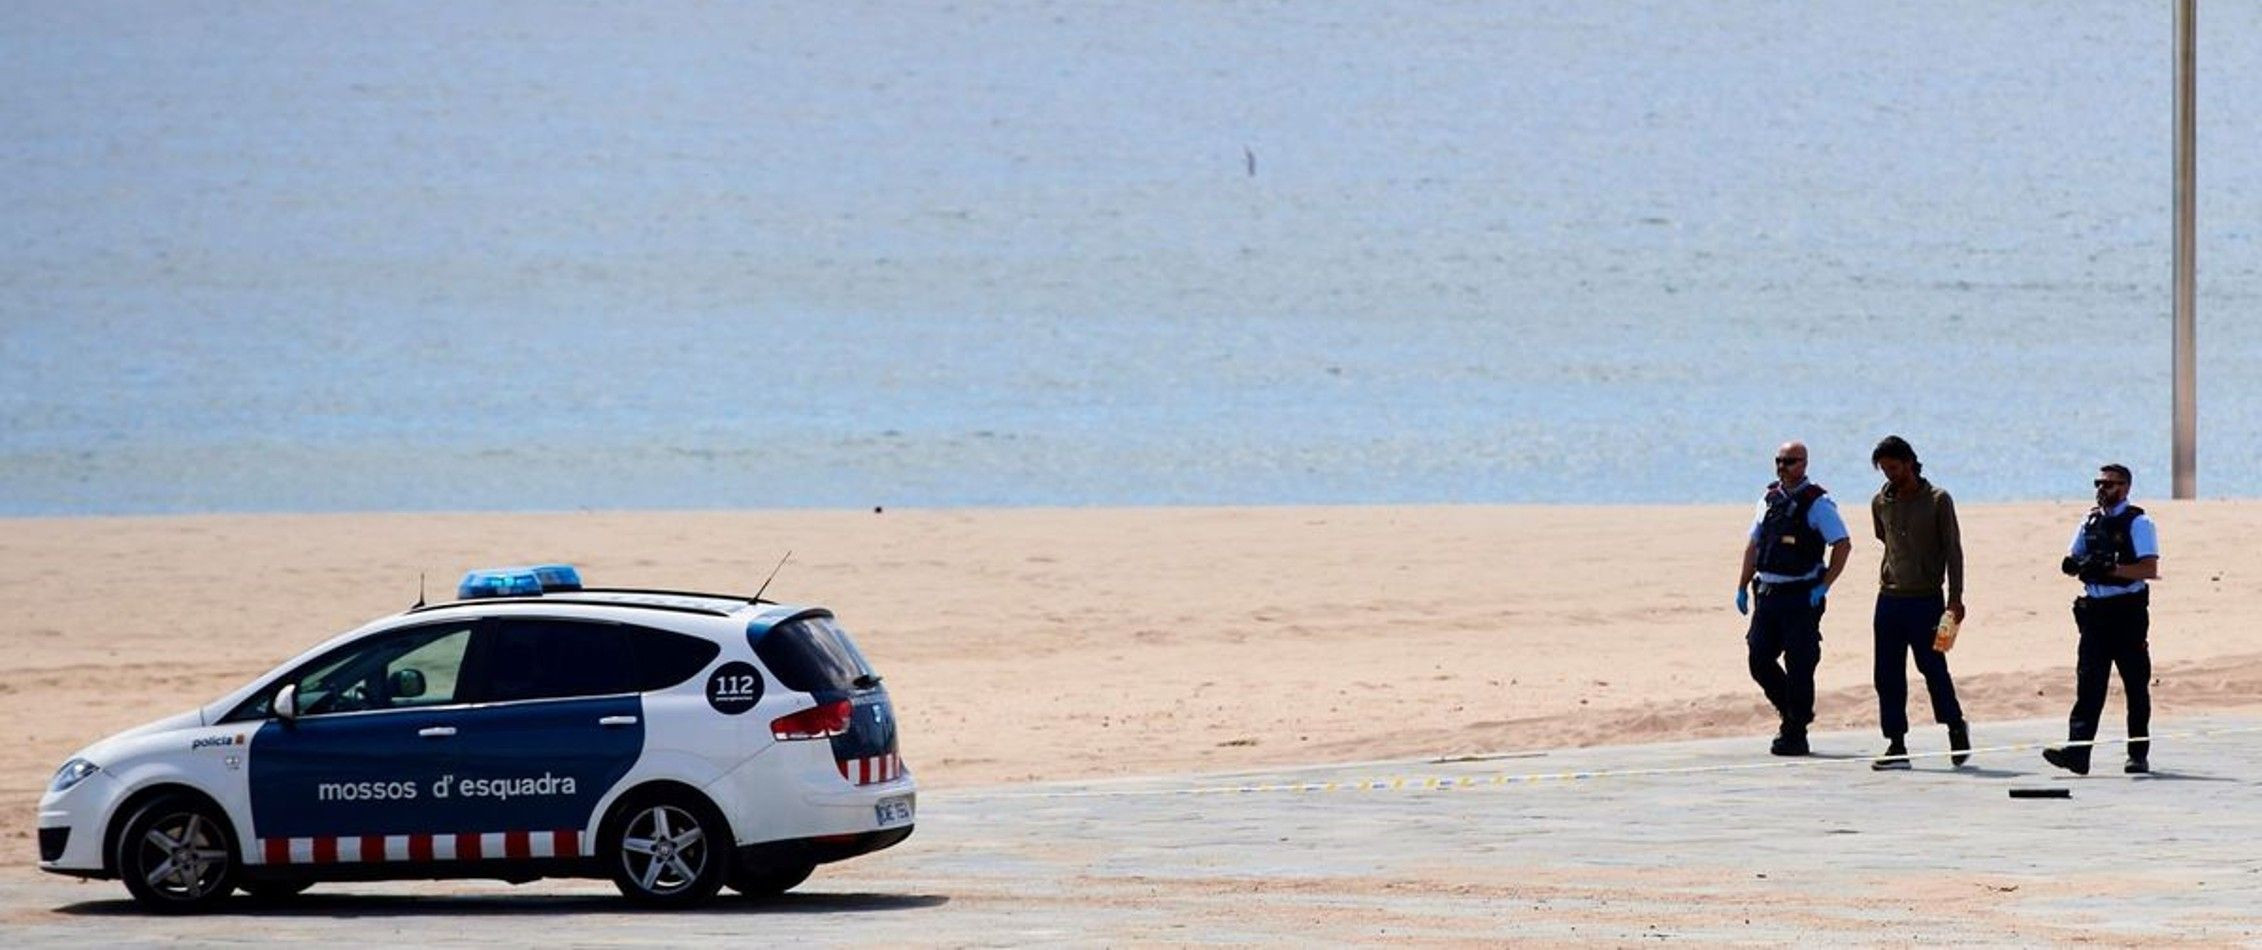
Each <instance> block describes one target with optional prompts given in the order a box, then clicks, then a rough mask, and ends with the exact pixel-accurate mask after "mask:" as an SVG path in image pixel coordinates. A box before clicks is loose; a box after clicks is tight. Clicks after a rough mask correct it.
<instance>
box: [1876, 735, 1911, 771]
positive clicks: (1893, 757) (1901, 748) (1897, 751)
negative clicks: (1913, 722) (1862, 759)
mask: <svg viewBox="0 0 2262 950" xmlns="http://www.w3.org/2000/svg"><path fill="white" fill-rule="evenodd" d="M1908 767H1909V747H1908V746H1907V745H1904V744H1903V743H1902V742H1901V740H1899V739H1895V740H1893V741H1892V743H1891V744H1890V745H1887V746H1886V747H1885V754H1884V755H1881V756H1878V757H1877V758H1876V759H1875V760H1874V761H1872V762H1870V763H1869V768H1870V770H1871V771H1876V772H1883V771H1886V770H1888V769H1902V770H1905V769H1907V768H1908Z"/></svg>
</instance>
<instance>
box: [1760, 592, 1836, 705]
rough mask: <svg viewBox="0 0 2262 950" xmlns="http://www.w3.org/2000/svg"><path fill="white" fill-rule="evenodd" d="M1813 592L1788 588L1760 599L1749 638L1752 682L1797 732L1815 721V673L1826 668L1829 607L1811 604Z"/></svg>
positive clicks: (1766, 594)
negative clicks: (1825, 629) (1826, 613)
mask: <svg viewBox="0 0 2262 950" xmlns="http://www.w3.org/2000/svg"><path fill="white" fill-rule="evenodd" d="M1812 589H1813V585H1811V584H1797V585H1787V586H1785V587H1783V588H1779V589H1777V590H1776V591H1775V592H1772V593H1764V594H1761V595H1759V601H1758V603H1757V604H1755V605H1754V606H1753V607H1752V612H1751V626H1750V628H1749V629H1747V630H1746V631H1745V633H1744V646H1745V647H1746V648H1747V651H1748V654H1749V656H1748V660H1749V662H1750V665H1751V678H1752V682H1755V683H1758V684H1759V691H1760V692H1762V693H1766V694H1767V701H1768V703H1769V704H1771V705H1773V706H1774V707H1775V713H1776V715H1779V716H1781V717H1783V724H1784V725H1787V726H1791V727H1793V728H1797V729H1804V728H1806V725H1807V724H1808V723H1810V722H1813V721H1814V668H1815V667H1817V666H1820V665H1822V610H1823V608H1822V607H1810V606H1808V605H1807V596H1808V591H1810V590H1812ZM1824 606H1828V604H1827V603H1825V604H1824ZM1778 660H1780V661H1781V663H1780V665H1778V663H1777V661H1778Z"/></svg>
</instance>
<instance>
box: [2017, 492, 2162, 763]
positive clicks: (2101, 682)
mask: <svg viewBox="0 0 2262 950" xmlns="http://www.w3.org/2000/svg"><path fill="white" fill-rule="evenodd" d="M2130 481H2131V478H2130V476H2129V470H2128V466H2126V465H2106V466H2104V467H2102V468H2099V469H2098V470H2097V480H2096V482H2095V483H2094V484H2095V485H2096V486H2097V507H2095V508H2091V509H2089V516H2088V517H2086V518H2084V519H2082V522H2081V527H2080V529H2078V530H2076V531H2075V532H2074V537H2073V546H2072V548H2071V550H2070V551H2069V552H2068V553H2067V555H2066V558H2065V560H2064V561H2063V562H2061V563H2060V565H2059V567H2060V568H2061V569H2062V570H2064V571H2065V572H2066V573H2067V574H2068V575H2071V576H2074V577H2078V578H2080V579H2081V592H2082V596H2081V597H2080V598H2078V599H2076V600H2075V601H2074V607H2073V614H2074V627H2075V628H2076V629H2078V630H2079V631H2080V632H2081V645H2080V646H2079V647H2078V648H2077V649H2076V653H2075V656H2076V660H2075V666H2074V705H2073V714H2072V715H2071V716H2070V717H2069V718H2068V724H2067V730H2066V736H2067V738H2068V739H2070V740H2071V741H2072V742H2074V743H2076V744H2074V745H2069V746H2065V747H2060V748H2050V749H2044V750H2042V758H2043V759H2045V760H2047V761H2048V762H2049V763H2050V764H2051V765H2055V766H2057V767H2059V768H2062V769H2065V770H2067V771H2070V772H2075V773H2078V774H2084V775H2086V774H2088V772H2089V752H2090V749H2091V748H2092V747H2091V746H2089V745H2087V744H2086V743H2088V742H2089V741H2091V740H2093V739H2096V738H2097V721H2098V719H2099V718H2100V717H2101V716H2102V714H2103V713H2104V711H2105V688H2106V686H2107V685H2108V684H2109V682H2110V681H2111V679H2112V676H2113V668H2114V667H2119V668H2120V671H2121V692H2123V693H2124V694H2126V698H2127V700H2128V734H2129V744H2128V761H2127V763H2126V764H2125V765H2123V766H2122V771H2125V772H2130V773H2138V772H2149V771H2151V770H2152V761H2151V755H2152V743H2151V741H2150V740H2149V739H2144V740H2139V738H2138V737H2140V736H2149V735H2150V734H2151V732H2150V730H2151V727H2152V653H2151V647H2150V644H2149V643H2148V642H2147V641H2148V639H2149V637H2150V633H2151V627H2152V612H2151V604H2152V588H2151V584H2150V583H2149V582H2150V581H2153V580H2157V579H2158V578H2159V576H2160V533H2159V529H2158V528H2157V527H2155V526H2154V525H2153V524H2152V517H2151V516H2150V515H2147V514H2145V513H2144V509H2142V508H2139V507H2137V506H2135V505H2132V504H2129V502H2128V496H2129V482H2130Z"/></svg>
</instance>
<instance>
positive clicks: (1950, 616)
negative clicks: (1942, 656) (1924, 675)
mask: <svg viewBox="0 0 2262 950" xmlns="http://www.w3.org/2000/svg"><path fill="white" fill-rule="evenodd" d="M1961 626H1963V625H1962V624H1961V623H1960V622H1958V621H1957V620H1956V612H1955V611H1953V610H1943V611H1941V612H1940V625H1939V626H1937V627H1934V628H1932V652H1934V653H1946V652H1948V651H1949V650H1950V649H1953V648H1954V647H1955V645H1956V630H1957V629H1958V628H1960V627H1961Z"/></svg>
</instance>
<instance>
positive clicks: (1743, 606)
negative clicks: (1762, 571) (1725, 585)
mask: <svg viewBox="0 0 2262 950" xmlns="http://www.w3.org/2000/svg"><path fill="white" fill-rule="evenodd" d="M1736 612H1737V613H1740V614H1748V613H1751V586H1750V585H1748V584H1747V585H1745V586H1743V587H1738V588H1736Z"/></svg>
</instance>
